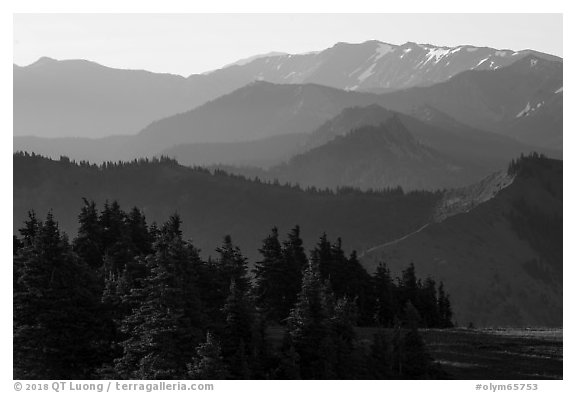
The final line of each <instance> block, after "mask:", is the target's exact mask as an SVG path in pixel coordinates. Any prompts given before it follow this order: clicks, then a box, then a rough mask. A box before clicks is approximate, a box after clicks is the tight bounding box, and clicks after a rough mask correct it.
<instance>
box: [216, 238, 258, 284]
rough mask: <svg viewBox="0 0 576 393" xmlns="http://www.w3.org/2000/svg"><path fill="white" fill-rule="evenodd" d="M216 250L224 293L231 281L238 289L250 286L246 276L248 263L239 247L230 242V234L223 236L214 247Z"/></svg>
mask: <svg viewBox="0 0 576 393" xmlns="http://www.w3.org/2000/svg"><path fill="white" fill-rule="evenodd" d="M216 252H217V253H218V262H217V263H218V267H219V270H220V275H221V277H222V280H223V281H222V285H223V286H224V288H223V289H224V293H226V292H227V289H228V288H229V286H230V284H231V282H232V281H234V285H235V286H236V287H237V288H238V290H240V291H242V292H246V291H247V290H248V289H249V287H250V282H249V280H248V277H247V272H248V263H247V260H246V258H245V257H244V256H243V255H242V252H241V251H240V248H238V247H237V246H235V245H234V244H233V243H232V238H231V237H230V235H226V236H225V237H224V243H223V244H222V245H221V246H220V247H218V248H217V249H216Z"/></svg>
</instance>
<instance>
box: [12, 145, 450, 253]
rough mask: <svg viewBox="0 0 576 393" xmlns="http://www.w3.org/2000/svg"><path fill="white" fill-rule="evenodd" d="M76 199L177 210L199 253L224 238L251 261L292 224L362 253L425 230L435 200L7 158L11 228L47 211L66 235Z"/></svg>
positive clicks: (158, 164) (308, 236)
mask: <svg viewBox="0 0 576 393" xmlns="http://www.w3.org/2000/svg"><path fill="white" fill-rule="evenodd" d="M83 197H85V198H87V199H93V200H95V201H96V202H97V203H98V204H99V205H100V206H102V204H103V203H104V202H105V201H106V200H118V202H119V203H120V204H121V205H122V206H123V207H125V208H129V207H131V206H138V207H140V208H142V209H143V211H144V213H145V214H146V216H147V218H148V221H149V222H152V221H158V222H161V221H163V220H164V219H165V217H168V216H169V215H170V214H172V213H174V212H178V213H179V214H180V215H181V217H182V220H183V221H184V227H183V230H184V234H185V235H186V236H187V237H189V238H191V239H192V240H193V241H194V244H195V245H197V246H199V247H200V248H201V249H203V250H204V252H207V253H210V252H212V250H213V249H214V248H215V247H216V246H217V245H218V244H220V243H221V239H222V237H223V236H224V235H225V234H230V235H232V238H233V239H234V241H235V243H237V244H238V245H240V246H241V248H242V249H243V250H245V252H246V254H247V255H248V256H249V257H256V255H255V250H257V249H258V247H259V245H260V244H261V240H262V239H264V238H265V237H266V236H267V235H268V233H269V231H270V228H272V227H273V226H278V227H279V229H280V231H281V232H287V231H288V230H289V229H291V228H292V227H293V226H294V225H297V224H299V225H300V226H301V227H302V231H303V233H302V235H303V239H304V241H305V242H306V243H305V244H307V245H309V246H311V245H312V244H314V243H315V242H316V240H317V239H318V237H319V236H320V234H321V233H322V232H324V231H326V232H327V233H329V234H330V236H333V237H338V236H341V237H342V238H343V239H345V240H346V244H345V245H344V246H345V248H346V249H347V250H348V251H349V250H352V249H357V250H364V249H366V248H368V247H371V246H374V245H376V244H379V243H381V242H382V241H386V240H389V239H394V238H396V237H399V236H402V235H405V234H407V233H410V232H412V231H414V230H415V229H416V228H418V227H420V226H422V225H424V224H425V223H426V222H428V221H429V219H430V218H431V217H432V215H433V209H434V206H435V205H436V204H437V202H438V200H439V197H440V195H439V194H433V193H428V192H418V193H409V194H404V193H403V192H402V191H399V190H392V191H388V192H382V193H360V192H358V191H353V190H344V191H341V192H338V193H333V192H318V191H303V190H301V189H300V188H297V187H290V186H280V185H273V184H265V183H261V182H254V181H248V180H246V179H244V178H241V177H236V176H230V175H228V174H226V173H222V172H218V173H216V174H212V173H210V172H209V171H207V170H205V169H191V168H187V167H183V166H180V165H178V164H177V163H176V162H175V161H172V160H161V161H154V162H140V163H130V164H121V165H105V166H103V167H97V166H89V165H77V164H75V163H72V162H70V161H69V160H67V159H62V160H60V161H54V160H50V159H47V158H43V157H40V156H29V155H24V154H15V155H14V222H13V227H14V230H16V229H17V228H19V227H20V226H21V223H22V221H23V220H24V219H25V218H26V213H27V211H28V210H29V209H35V210H36V211H37V213H38V214H39V215H41V216H42V215H44V214H46V212H47V211H48V210H49V209H52V210H53V212H54V215H55V216H56V217H58V219H59V222H60V224H61V227H62V229H63V230H65V231H66V232H68V233H70V234H71V236H72V235H74V234H75V233H76V230H77V215H78V213H79V211H80V207H81V206H82V204H83V202H82V198H83Z"/></svg>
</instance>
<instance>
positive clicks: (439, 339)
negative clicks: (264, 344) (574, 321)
mask: <svg viewBox="0 0 576 393" xmlns="http://www.w3.org/2000/svg"><path fill="white" fill-rule="evenodd" d="M376 331H377V329H375V328H358V329H357V333H358V339H359V340H360V341H362V342H364V343H369V342H370V341H371V340H372V337H373V335H374V333H375V332H376ZM420 332H421V333H422V336H423V338H424V340H425V341H426V344H427V345H428V348H429V350H430V353H431V355H432V357H433V358H434V359H435V360H436V361H437V362H438V363H439V364H440V365H441V366H442V368H443V369H444V371H446V372H447V373H448V375H449V378H451V379H494V380H498V379H512V380H513V379H521V380H522V379H562V376H563V374H562V338H563V335H562V329H444V330H441V329H422V330H421V331H420ZM283 335H284V329H283V328H282V327H281V326H272V327H270V328H269V330H268V337H269V338H270V339H271V341H272V342H273V343H274V345H278V346H279V345H280V344H281V341H282V337H283Z"/></svg>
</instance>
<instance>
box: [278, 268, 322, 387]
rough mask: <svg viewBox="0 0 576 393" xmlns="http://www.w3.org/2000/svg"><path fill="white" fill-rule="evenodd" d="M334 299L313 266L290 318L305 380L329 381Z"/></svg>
mask: <svg viewBox="0 0 576 393" xmlns="http://www.w3.org/2000/svg"><path fill="white" fill-rule="evenodd" d="M331 302H332V299H331V298H330V295H329V293H328V290H327V287H326V285H325V284H324V283H323V282H322V279H321V277H320V272H319V270H318V267H317V266H316V264H315V263H314V262H312V261H311V262H310V263H309V265H308V268H307V269H306V271H305V272H304V277H303V279H302V290H301V292H300V294H299V295H298V301H297V302H296V305H295V307H294V309H293V310H292V312H291V313H290V316H289V318H288V334H290V336H291V337H290V338H291V341H292V342H293V344H294V348H295V349H296V352H297V353H298V355H299V358H300V374H301V376H302V378H304V379H323V378H326V377H327V369H329V368H328V367H326V362H328V361H330V359H328V358H326V356H327V355H328V354H329V353H330V352H332V350H333V344H332V343H331V342H330V341H329V340H330V337H329V336H330V326H329V323H328V319H329V317H330V309H331Z"/></svg>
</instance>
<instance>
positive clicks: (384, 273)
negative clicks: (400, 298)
mask: <svg viewBox="0 0 576 393" xmlns="http://www.w3.org/2000/svg"><path fill="white" fill-rule="evenodd" d="M373 281H374V294H375V298H376V299H375V300H376V305H375V316H374V317H375V319H376V323H377V325H379V326H382V327H392V324H393V322H394V318H395V317H396V316H397V315H398V312H397V307H398V306H397V304H396V293H395V292H396V291H395V289H396V286H395V285H394V282H393V281H392V277H391V275H390V270H388V268H387V267H386V265H385V264H383V263H381V264H379V265H378V267H377V268H376V272H375V274H374V278H373Z"/></svg>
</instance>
